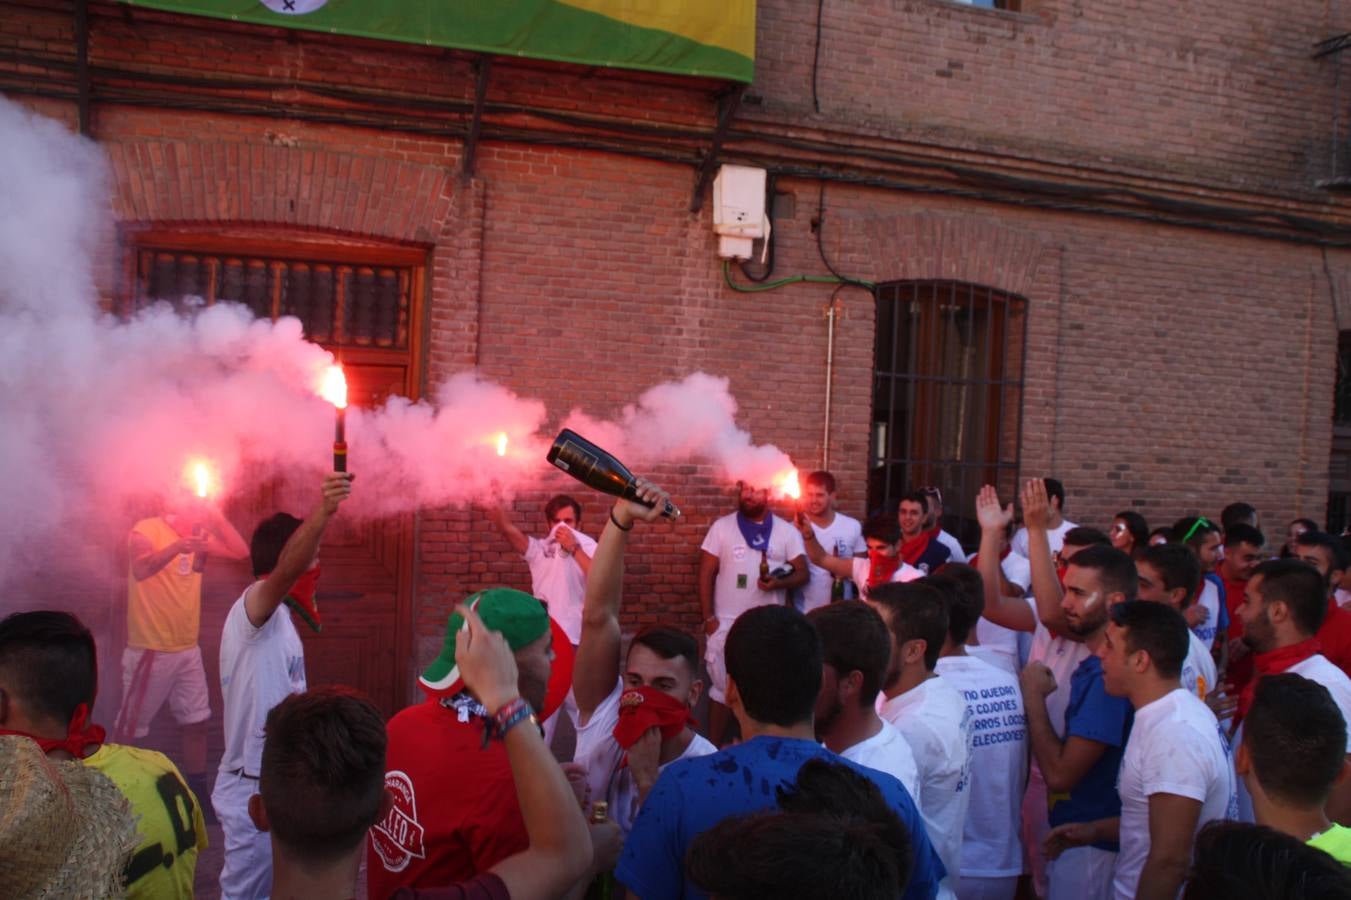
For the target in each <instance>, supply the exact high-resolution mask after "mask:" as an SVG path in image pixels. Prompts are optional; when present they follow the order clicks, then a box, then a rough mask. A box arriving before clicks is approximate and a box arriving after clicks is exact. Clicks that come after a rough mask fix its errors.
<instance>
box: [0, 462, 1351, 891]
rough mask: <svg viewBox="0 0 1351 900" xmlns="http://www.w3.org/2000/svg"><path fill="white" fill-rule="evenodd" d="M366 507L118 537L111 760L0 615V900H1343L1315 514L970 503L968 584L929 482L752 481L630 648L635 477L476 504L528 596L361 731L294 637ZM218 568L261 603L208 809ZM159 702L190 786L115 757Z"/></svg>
mask: <svg viewBox="0 0 1351 900" xmlns="http://www.w3.org/2000/svg"><path fill="white" fill-rule="evenodd" d="M351 490H352V481H351V477H350V476H349V475H346V474H342V473H332V474H330V475H328V476H326V477H325V479H324V481H323V483H322V485H321V486H320V499H319V501H318V502H317V503H316V505H315V507H314V509H313V511H312V512H311V513H310V514H309V516H308V517H307V518H305V519H303V520H302V519H299V518H296V517H293V516H290V515H287V514H285V513H278V514H277V515H274V516H272V517H270V518H268V519H266V520H265V521H264V522H262V523H261V524H260V525H259V526H258V527H257V528H256V529H255V531H254V533H253V535H252V538H251V540H250V541H249V542H248V543H247V544H246V543H245V542H244V541H243V539H242V537H241V536H240V535H239V534H238V533H237V532H236V531H235V530H234V528H233V527H232V526H231V525H230V524H229V522H228V521H226V520H225V518H224V517H223V516H220V515H219V513H214V512H212V511H210V510H205V509H202V508H200V507H188V508H184V509H176V510H171V511H169V512H166V513H165V514H164V515H162V516H159V517H156V518H154V519H150V520H146V521H143V522H139V523H137V524H136V526H135V527H134V529H133V531H132V534H131V537H130V539H129V550H130V566H129V568H130V571H129V577H128V585H129V604H130V605H129V611H128V645H129V646H128V647H127V648H126V649H125V651H124V654H123V659H122V662H123V684H122V688H123V690H122V696H123V700H122V707H121V710H120V712H119V714H118V717H117V722H116V724H115V726H114V734H113V737H112V740H109V739H108V735H107V734H106V732H105V731H104V729H103V728H101V727H99V726H98V725H96V724H94V723H92V722H91V721H90V710H91V709H92V708H93V704H94V700H95V697H96V695H97V689H98V683H97V672H98V664H97V649H96V647H95V642H94V638H93V636H92V635H91V633H90V631H89V630H88V629H87V628H86V627H85V626H84V625H83V624H82V623H81V622H80V621H79V620H78V619H77V618H75V617H74V616H72V615H70V614H69V613H66V612H59V611H53V610H46V611H34V612H25V613H16V614H13V615H10V616H8V617H6V618H5V619H3V620H0V796H3V797H4V806H3V811H0V897H3V896H16V897H18V896H23V897H26V896H52V897H55V896H61V897H81V896H90V897H104V896H119V895H121V893H122V892H126V893H127V894H128V895H130V896H134V897H187V896H191V893H192V884H193V877H194V871H195V868H196V863H197V857H198V854H199V853H200V851H201V850H202V849H204V847H205V846H206V839H207V827H206V823H207V821H208V820H216V821H219V823H220V826H221V830H222V835H223V844H224V865H223V868H222V871H221V873H220V885H221V895H222V897H226V898H260V897H269V896H274V897H306V898H329V897H332V898H349V897H352V896H354V895H355V894H356V892H357V890H358V887H359V881H360V880H361V879H363V878H364V879H365V889H366V892H367V895H368V896H370V897H373V898H380V900H383V898H388V897H398V898H415V897H427V898H504V897H514V898H554V897H578V898H581V897H596V898H613V897H620V896H623V895H624V894H625V893H627V895H628V896H631V897H637V898H643V900H661V898H673V900H674V898H699V897H705V896H711V897H718V898H729V900H735V898H746V900H749V898H765V897H781V898H836V897H839V898H884V897H885V898H895V897H906V898H926V900H927V898H934V897H946V898H950V897H955V898H961V900H1011V898H1014V897H1031V896H1038V897H1045V898H1050V900H1055V898H1090V900H1091V898H1099V897H1101V898H1108V897H1111V898H1133V897H1140V898H1173V897H1178V896H1184V897H1240V898H1247V897H1273V898H1305V897H1307V898H1313V897H1320V898H1321V897H1329V898H1332V897H1338V898H1341V897H1345V898H1351V870H1348V869H1347V868H1346V865H1348V864H1351V829H1348V828H1347V827H1345V826H1346V825H1347V824H1351V778H1348V777H1347V772H1348V767H1347V756H1348V752H1349V751H1351V734H1349V733H1348V729H1347V724H1346V723H1347V721H1348V716H1349V715H1351V678H1348V669H1349V668H1351V610H1348V609H1346V608H1344V605H1345V604H1346V603H1347V602H1348V601H1351V581H1347V580H1348V579H1351V553H1349V552H1348V548H1347V544H1346V540H1345V539H1344V538H1341V537H1334V536H1331V535H1328V534H1326V533H1324V532H1322V531H1320V530H1318V528H1317V527H1316V524H1315V523H1313V522H1310V521H1308V520H1303V519H1301V520H1296V521H1295V522H1292V523H1290V526H1289V529H1288V533H1287V535H1286V540H1285V541H1284V543H1283V544H1282V545H1281V546H1280V547H1279V548H1277V547H1274V546H1269V545H1268V542H1267V540H1266V538H1265V536H1264V535H1263V533H1262V532H1261V530H1260V526H1259V521H1258V515H1257V511H1256V510H1255V509H1253V508H1252V507H1251V506H1248V505H1246V504H1242V503H1235V504H1231V505H1230V506H1229V507H1226V508H1225V510H1224V512H1223V513H1222V515H1221V516H1220V517H1219V520H1218V521H1213V520H1211V519H1209V518H1206V517H1204V516H1187V517H1184V518H1182V519H1179V520H1178V521H1176V522H1174V523H1172V524H1171V525H1169V526H1168V527H1166V528H1161V529H1155V530H1153V531H1151V530H1150V528H1149V524H1148V523H1147V522H1146V521H1145V520H1144V518H1143V517H1141V516H1140V515H1139V514H1138V513H1137V512H1133V511H1125V512H1122V513H1120V514H1119V515H1117V516H1116V517H1114V519H1113V520H1112V522H1111V523H1110V524H1109V525H1108V527H1107V528H1106V529H1105V530H1099V529H1098V528H1094V527H1090V526H1083V525H1078V524H1076V523H1074V522H1071V521H1070V520H1069V519H1068V518H1066V512H1065V510H1066V493H1065V489H1064V487H1063V485H1061V484H1060V482H1058V481H1056V480H1055V479H1051V478H1047V479H1044V480H1043V479H1032V480H1029V481H1027V482H1026V483H1025V484H1024V485H1023V486H1022V489H1021V491H1020V493H1019V497H1018V498H1016V499H1017V501H1018V503H1017V506H1018V507H1019V508H1020V510H1021V526H1020V527H1017V528H1016V530H1015V514H1014V512H1015V505H1014V503H1013V502H1012V501H1013V499H1014V498H1001V497H999V496H998V494H997V492H996V490H995V489H994V488H993V487H989V486H987V487H985V488H983V489H982V490H981V491H980V494H979V496H978V497H977V499H976V503H975V509H974V510H973V511H972V512H973V513H974V519H975V521H976V522H977V523H978V525H979V533H980V537H979V544H978V546H977V547H976V552H975V553H974V554H973V555H972V556H971V557H970V558H967V556H966V553H965V552H964V549H963V547H962V545H961V544H960V543H959V542H958V541H957V540H956V539H955V538H953V537H952V536H951V535H949V534H948V533H947V532H945V531H944V530H943V528H942V524H941V523H942V521H943V518H942V517H943V507H942V493H941V491H939V490H938V489H935V488H926V489H921V490H916V491H914V492H911V493H907V494H905V495H904V496H902V497H901V498H900V500H899V503H898V508H897V509H896V511H894V512H889V513H881V514H877V515H874V516H872V517H870V518H868V520H867V521H866V522H862V523H860V522H859V521H857V520H855V519H853V518H850V517H849V516H846V515H845V514H843V513H841V512H839V511H838V510H837V509H836V485H835V481H834V478H833V477H832V476H831V474H830V473H828V472H813V473H811V474H810V475H808V476H807V477H806V479H805V484H804V490H803V498H802V501H801V503H800V505H799V506H798V507H797V508H796V509H794V510H793V511H792V514H791V515H789V516H788V517H786V518H784V517H780V516H778V515H776V514H775V513H774V512H773V511H772V510H771V507H770V497H769V495H768V493H767V492H766V491H765V490H764V489H761V488H757V487H755V486H753V485H746V484H742V485H738V495H737V508H736V510H735V511H733V512H731V513H729V514H728V515H725V516H723V517H721V518H719V519H717V520H715V521H714V522H713V524H712V526H711V527H710V528H709V531H708V533H707V536H706V537H705V539H704V541H703V543H702V545H701V548H700V551H699V562H698V576H697V582H698V600H699V603H700V612H701V615H702V626H701V627H700V628H699V629H698V630H697V631H696V632H694V633H691V632H690V631H687V630H686V629H684V628H682V627H679V626H678V625H677V624H675V623H674V622H671V623H657V624H648V625H644V626H642V627H641V628H639V629H638V630H637V631H636V633H633V634H632V635H630V636H628V638H627V640H626V637H625V635H624V633H623V631H622V630H621V618H622V612H623V608H624V590H623V588H624V563H625V558H626V555H627V554H628V544H629V541H630V538H631V535H632V532H633V531H634V529H635V528H639V527H641V528H644V529H647V528H652V527H654V525H653V524H652V523H654V522H656V521H657V520H658V518H659V513H658V511H657V510H659V509H660V508H661V507H662V505H663V503H662V501H664V500H665V499H666V494H665V492H664V491H662V490H661V489H660V488H658V487H657V486H655V485H653V484H651V483H649V482H646V481H641V480H640V482H639V491H638V500H637V501H632V500H618V501H615V502H614V504H613V506H612V507H611V508H610V509H609V511H608V516H607V517H606V519H605V523H604V527H603V528H602V529H601V530H600V532H599V535H598V536H597V537H596V538H594V539H593V538H592V537H590V536H588V535H586V534H585V533H584V532H583V531H582V506H581V504H580V503H579V502H578V501H577V500H575V499H573V498H570V497H567V496H559V497H555V498H553V499H552V500H551V501H550V502H549V503H548V504H547V506H546V507H545V518H546V520H547V524H548V532H547V534H545V535H544V536H543V537H531V536H527V535H526V534H525V533H524V532H523V531H521V530H520V529H519V528H518V527H517V526H516V525H514V524H513V523H512V522H511V520H510V517H509V515H508V514H507V513H506V512H505V511H504V510H500V509H493V510H489V511H488V517H489V520H490V521H491V522H492V523H493V524H494V526H495V527H496V528H497V530H498V531H499V532H500V533H501V534H502V536H503V538H504V539H505V540H506V541H507V542H508V543H509V545H510V546H511V547H512V548H513V550H514V551H516V552H517V553H519V554H521V556H522V558H523V559H524V561H525V562H526V563H527V564H528V566H529V568H530V574H531V581H532V590H531V593H525V592H523V591H518V590H513V589H510V588H504V587H490V588H486V589H484V590H480V591H477V592H475V593H473V594H471V595H469V596H468V597H466V598H464V599H463V601H462V602H460V603H457V604H456V608H455V611H454V612H453V614H452V615H450V616H449V619H448V621H447V623H446V631H445V638H444V641H443V643H442V647H441V650H440V653H439V654H438V655H437V657H436V658H435V660H433V661H432V663H431V664H430V665H429V666H428V667H427V668H426V669H425V670H424V671H423V672H422V674H421V676H420V678H419V685H420V687H421V689H422V692H423V694H424V699H423V701H422V702H420V703H416V704H414V705H412V706H410V707H408V708H406V709H404V710H402V711H400V712H398V713H397V714H396V715H394V716H393V718H391V719H389V720H388V721H385V719H384V717H383V716H382V715H381V713H380V711H379V710H378V709H377V708H376V707H375V706H374V705H373V704H372V703H371V702H370V701H369V700H368V699H366V698H364V697H363V696H361V695H360V694H359V693H357V692H355V691H353V690H351V689H346V688H341V687H334V688H320V689H312V690H311V689H307V684H306V680H305V665H304V643H303V641H302V640H301V638H300V633H299V631H298V630H297V628H296V624H295V619H296V618H299V619H300V620H301V622H302V623H303V624H308V625H311V626H317V625H318V624H319V613H318V610H317V608H316V606H315V604H314V601H313V598H314V592H315V587H316V583H317V579H318V577H319V562H318V561H319V552H320V545H321V542H322V538H323V534H324V531H325V528H326V527H327V525H328V524H329V522H330V521H331V520H332V519H333V517H334V516H335V515H337V514H338V512H339V509H340V507H341V504H342V502H343V501H344V500H345V499H346V498H347V497H348V496H349V495H350V493H351ZM210 555H221V556H227V557H235V558H242V557H244V556H247V557H248V558H249V560H250V563H251V566H252V572H253V575H254V580H253V581H252V583H250V584H249V585H247V586H244V587H243V590H242V593H241V594H240V595H239V597H238V599H237V600H236V601H235V602H234V603H233V605H232V606H231V608H230V610H229V613H228V614H227V616H226V620H225V625H224V630H223V633H222V635H221V641H220V679H221V696H222V698H223V703H224V710H223V722H224V736H225V748H224V753H223V755H222V758H221V760H220V762H219V766H218V768H217V772H216V777H215V781H214V786H212V787H211V789H210V790H208V789H207V785H206V775H205V772H206V760H205V755H206V752H205V740H204V731H203V729H202V723H204V722H205V721H207V720H208V719H209V718H210V716H211V711H210V705H209V700H208V699H207V698H208V692H207V690H206V683H205V674H204V670H203V665H202V659H201V651H200V649H199V645H198V633H197V632H198V617H199V612H200V602H201V601H200V587H201V576H202V569H203V561H204V560H205V559H206V558H207V556H210ZM1344 581H1347V583H1345V584H1344ZM166 701H167V702H168V704H169V706H170V711H171V712H172V714H173V716H174V718H175V719H176V720H177V721H178V722H179V723H180V724H181V725H183V726H184V728H183V746H182V754H183V755H182V757H181V759H180V762H181V763H182V767H183V770H182V771H180V769H179V767H178V766H176V765H175V763H174V762H172V761H171V760H170V759H169V758H168V757H166V756H165V755H163V754H161V753H157V752H153V751H150V750H147V749H143V748H140V747H137V746H135V742H136V741H138V740H140V739H142V738H144V736H145V735H146V733H147V731H148V728H149V723H150V721H151V719H152V718H153V717H154V716H155V715H156V713H157V712H158V710H159V709H160V707H161V706H163V705H164V703H165V702H166ZM705 701H706V702H707V709H708V714H707V718H706V723H704V722H701V721H700V719H699V718H697V717H696V711H698V710H700V709H702V708H703V703H704V702H705ZM564 721H566V722H568V723H569V725H570V730H571V731H572V732H574V733H575V751H574V752H573V753H572V759H571V761H568V762H562V763H560V762H559V761H558V758H557V757H558V754H557V753H556V752H555V751H554V749H553V747H554V746H557V745H561V744H563V743H565V742H562V741H554V737H555V731H554V728H555V726H557V725H558V724H559V723H561V722H564ZM565 730H569V729H565ZM208 797H209V804H205V803H203V798H208ZM363 870H364V872H363Z"/></svg>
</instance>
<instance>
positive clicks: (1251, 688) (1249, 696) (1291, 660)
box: [1234, 637, 1322, 726]
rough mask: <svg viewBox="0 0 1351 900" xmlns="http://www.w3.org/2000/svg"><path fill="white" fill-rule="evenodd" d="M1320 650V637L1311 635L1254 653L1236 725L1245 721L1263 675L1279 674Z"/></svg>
mask: <svg viewBox="0 0 1351 900" xmlns="http://www.w3.org/2000/svg"><path fill="white" fill-rule="evenodd" d="M1320 650H1322V647H1321V646H1320V645H1319V643H1318V638H1316V637H1311V638H1309V639H1308V640H1306V641H1300V642H1299V643H1298V644H1291V645H1290V646H1288V647H1278V648H1276V649H1275V650H1271V651H1268V652H1266V653H1257V654H1254V655H1253V669H1254V673H1253V677H1252V678H1251V679H1249V681H1248V683H1247V684H1246V685H1244V686H1243V691H1242V693H1240V694H1239V695H1238V711H1237V712H1236V713H1235V714H1234V725H1235V726H1237V725H1238V723H1239V722H1242V721H1243V717H1244V716H1246V715H1247V714H1248V709H1249V708H1250V707H1251V706H1252V701H1253V697H1254V696H1256V694H1257V682H1258V681H1259V680H1260V679H1261V678H1262V676H1263V675H1279V674H1280V673H1282V672H1284V671H1286V670H1287V669H1289V668H1290V667H1291V666H1294V665H1298V664H1299V663H1302V662H1304V660H1306V659H1308V658H1309V657H1311V656H1313V655H1314V654H1316V653H1318V652H1319V651H1320Z"/></svg>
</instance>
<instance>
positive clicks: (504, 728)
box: [483, 697, 536, 747]
mask: <svg viewBox="0 0 1351 900" xmlns="http://www.w3.org/2000/svg"><path fill="white" fill-rule="evenodd" d="M527 720H528V721H530V722H532V723H534V722H535V721H536V720H535V711H534V710H533V709H531V708H530V704H529V703H527V702H525V700H523V699H522V698H520V697H517V698H516V699H515V700H512V701H511V702H510V703H504V704H502V706H501V708H499V709H498V710H497V712H495V713H494V714H493V717H492V718H491V719H489V720H488V722H487V723H486V724H485V725H484V728H483V746H484V747H487V746H488V742H489V741H490V740H499V741H500V740H502V739H503V738H505V737H506V736H507V732H508V731H510V730H511V729H513V728H515V727H516V726H517V725H519V724H521V723H522V722H525V721H527Z"/></svg>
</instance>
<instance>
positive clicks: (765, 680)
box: [724, 606, 821, 728]
mask: <svg viewBox="0 0 1351 900" xmlns="http://www.w3.org/2000/svg"><path fill="white" fill-rule="evenodd" d="M724 656H725V657H726V661H727V677H728V678H730V679H732V680H733V681H735V682H736V689H737V693H738V694H740V696H741V705H742V706H743V707H745V710H746V715H748V716H750V717H751V718H752V719H754V720H755V721H757V722H764V723H766V724H769V725H779V726H781V727H784V728H787V727H790V726H793V725H798V724H801V723H803V722H810V721H811V718H812V712H813V711H814V710H815V708H816V695H817V694H818V693H820V691H821V639H820V638H819V637H817V635H816V629H815V628H813V627H812V624H811V623H810V622H808V621H807V617H806V616H804V615H803V614H802V613H800V612H798V611H797V610H795V609H792V608H790V607H787V606H757V607H755V608H753V609H748V610H746V611H745V612H744V613H742V614H741V615H739V616H737V620H736V621H735V622H733V623H732V628H731V630H730V631H729V632H728V633H727V645H726V647H725V649H724Z"/></svg>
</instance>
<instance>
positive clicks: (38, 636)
mask: <svg viewBox="0 0 1351 900" xmlns="http://www.w3.org/2000/svg"><path fill="white" fill-rule="evenodd" d="M98 671H99V667H98V649H97V648H96V647H95V646H94V635H93V634H91V633H90V631H89V629H88V628H86V627H85V626H84V623H83V622H81V621H80V620H79V619H77V618H75V617H74V616H72V615H71V614H70V613H68V612H59V611H57V610H50V609H43V610H36V611H34V612H19V613H14V614H12V615H9V616H6V617H5V618H4V619H2V620H0V683H3V684H4V685H5V686H6V687H8V688H9V689H10V690H12V691H14V692H15V693H16V694H18V695H19V696H21V697H22V698H23V700H24V702H25V704H27V705H28V707H29V708H30V709H32V710H33V712H34V713H36V714H38V715H40V716H42V717H44V718H48V719H51V720H52V721H53V722H60V723H61V724H63V725H68V724H70V720H71V717H72V716H73V715H74V714H75V709H76V707H78V706H79V705H80V704H81V703H85V704H88V705H89V706H93V704H94V698H95V696H97V694H98Z"/></svg>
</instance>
